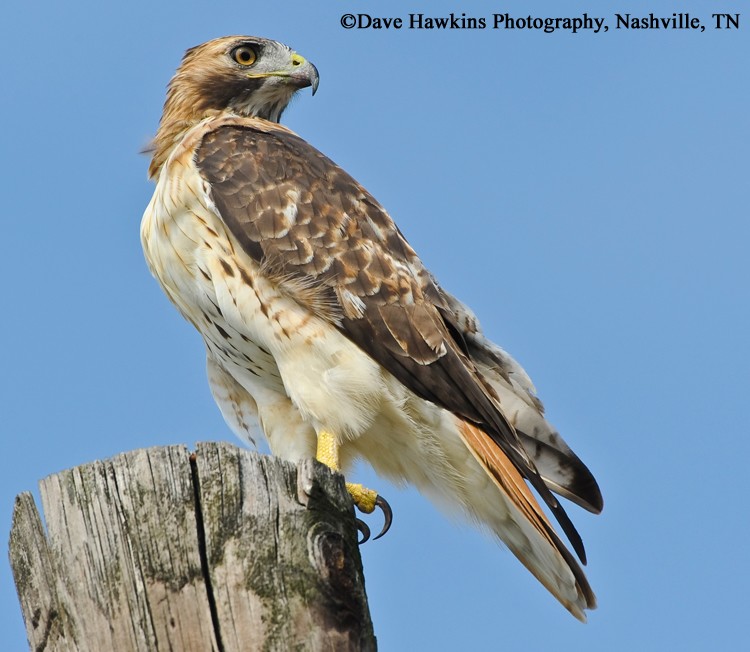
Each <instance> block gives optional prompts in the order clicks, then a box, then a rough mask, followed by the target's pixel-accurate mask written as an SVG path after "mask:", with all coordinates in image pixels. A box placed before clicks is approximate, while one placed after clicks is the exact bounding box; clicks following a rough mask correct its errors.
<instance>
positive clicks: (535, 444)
mask: <svg viewBox="0 0 750 652" xmlns="http://www.w3.org/2000/svg"><path fill="white" fill-rule="evenodd" d="M238 48H239V49H240V50H239V51H240V52H244V54H247V52H246V51H244V50H242V48H250V49H251V50H252V53H251V54H252V56H249V58H250V59H252V63H250V64H247V65H245V63H243V61H241V60H240V59H238V56H237V52H238ZM305 85H312V86H313V88H315V87H316V85H317V71H316V70H315V68H314V67H313V66H312V65H311V64H309V63H308V62H306V61H305V60H304V59H303V58H302V57H300V56H299V55H297V54H296V53H293V52H292V51H291V50H289V49H288V48H287V47H286V46H283V45H281V44H278V43H275V42H271V41H266V40H264V39H257V38H253V37H227V38H225V39H218V40H216V41H212V42H209V43H208V44H204V45H202V46H199V47H198V48H193V49H192V50H190V51H188V54H187V55H186V57H185V60H184V61H183V64H182V66H181V67H180V69H179V70H178V72H177V74H176V75H175V77H174V79H173V80H172V82H171V84H170V88H169V92H168V96H167V102H166V104H165V109H164V114H163V117H162V121H161V124H160V127H159V132H158V133H157V137H156V139H155V143H154V156H153V159H152V163H151V167H150V173H151V175H152V176H154V177H156V178H158V184H157V190H156V192H155V194H154V199H153V200H152V203H151V205H150V206H149V209H148V210H147V212H146V215H145V216H144V222H143V226H142V234H143V235H142V237H143V242H144V249H145V251H146V256H147V259H148V261H149V265H150V267H151V270H152V271H153V273H154V275H155V276H156V277H157V278H158V279H159V280H160V282H161V283H162V285H163V286H164V289H165V291H166V292H167V294H168V295H169V296H170V298H171V299H172V301H174V302H175V304H176V305H177V307H178V308H179V309H180V311H181V312H182V313H183V314H184V315H185V316H186V318H187V319H188V320H189V321H191V322H192V323H193V324H194V325H195V326H196V328H198V330H199V331H201V333H202V334H203V337H204V340H205V342H206V347H207V352H208V366H209V378H210V380H211V385H212V390H213V392H214V395H215V397H216V399H217V402H218V403H219V405H220V407H221V408H222V412H223V413H224V416H225V418H227V421H228V422H229V423H230V424H231V425H232V426H233V427H234V428H235V430H236V431H237V432H238V433H239V434H240V435H241V436H244V437H245V438H246V439H252V435H251V434H250V430H251V429H252V426H250V425H248V424H250V423H252V422H254V421H256V420H257V422H259V425H260V428H261V429H262V430H263V431H264V433H265V434H266V436H267V437H268V439H269V441H270V443H271V447H272V450H274V452H276V453H277V454H281V455H283V456H286V457H289V458H291V459H296V458H299V457H304V456H306V455H309V454H312V452H313V451H314V445H315V438H316V435H320V434H321V433H323V432H326V433H333V434H334V436H335V438H336V440H337V441H338V445H340V446H341V455H342V459H343V463H344V464H346V462H347V460H349V459H352V458H354V457H357V456H362V457H365V458H366V459H368V460H369V461H370V462H371V463H372V464H373V466H375V468H376V469H377V470H379V471H380V472H382V473H384V474H385V475H388V476H390V477H393V478H394V479H396V480H404V479H405V480H407V481H409V482H413V483H414V484H416V485H417V486H419V487H420V488H421V489H422V490H423V491H425V492H426V493H428V494H440V496H441V500H442V501H446V502H449V503H453V504H455V505H457V506H458V507H459V508H461V509H464V510H465V511H466V512H467V513H468V514H470V515H471V516H472V517H473V518H475V519H477V520H479V521H481V522H484V523H486V524H487V525H489V527H491V529H493V531H495V532H496V533H497V535H498V536H499V537H500V538H502V539H503V540H504V541H505V542H506V543H507V544H508V545H509V547H510V548H511V549H512V550H513V551H514V552H515V553H516V555H518V556H519V558H520V559H521V560H522V561H523V563H524V564H526V565H527V566H528V567H529V568H530V569H531V570H532V572H533V573H534V574H535V575H536V576H537V577H538V578H539V579H540V581H542V583H543V584H544V585H545V586H547V588H549V589H550V591H552V592H553V593H554V594H555V595H556V596H557V597H558V599H560V600H561V601H562V602H563V604H565V606H566V607H567V608H568V609H570V610H571V612H573V613H574V614H575V615H576V616H577V617H579V618H583V610H584V609H586V608H593V607H594V606H595V598H594V595H593V592H592V591H591V589H590V587H589V586H588V583H587V581H586V578H585V576H584V574H583V572H582V571H581V569H580V567H579V566H578V565H577V563H576V561H575V560H574V558H573V557H572V556H571V555H570V553H569V552H568V551H567V550H566V549H565V546H564V545H563V543H562V542H561V540H560V539H559V538H558V537H557V535H556V534H555V533H554V530H552V528H551V526H550V524H549V522H548V521H547V519H546V517H545V516H544V512H543V511H542V510H541V509H540V508H539V506H538V505H537V503H536V501H535V500H534V498H533V496H532V495H531V493H530V492H529V490H528V488H527V487H526V485H525V484H524V482H523V478H525V479H526V480H528V481H529V482H530V483H531V485H532V486H533V487H534V488H535V489H536V491H537V492H538V494H539V495H540V496H541V497H542V498H543V500H544V501H545V502H546V503H547V505H548V506H549V507H550V509H551V511H552V513H553V514H554V515H555V517H556V518H557V520H558V521H559V523H560V524H561V526H562V528H563V530H564V531H565V533H566V535H567V536H568V539H569V540H570V541H571V543H572V545H573V548H574V549H575V551H576V552H577V553H578V555H579V557H580V558H581V559H582V560H584V563H585V553H584V549H583V544H582V542H581V540H580V537H579V536H578V533H577V532H576V530H575V528H574V527H573V525H572V523H571V522H570V520H569V519H568V517H567V515H566V513H565V511H564V510H563V508H562V506H561V505H560V503H559V502H558V501H557V499H556V498H555V497H554V496H553V495H552V493H551V491H550V489H552V490H554V491H556V492H558V493H560V494H562V495H564V496H566V497H569V498H571V499H572V500H574V501H575V502H577V503H578V504H579V505H582V506H583V507H585V508H586V509H589V510H591V511H595V512H596V511H599V510H601V507H602V501H601V494H600V493H599V489H598V486H597V485H596V482H595V481H594V479H593V476H592V475H591V473H590V472H589V471H588V469H587V468H586V467H585V466H584V465H583V464H582V463H581V461H580V460H579V459H578V458H577V457H576V456H575V454H573V452H572V451H571V450H570V448H569V447H568V446H567V445H566V444H565V442H564V441H563V440H562V438H560V436H559V435H558V434H557V432H556V431H555V430H554V429H553V428H552V427H551V426H550V425H549V424H548V423H547V422H546V420H545V419H544V416H543V410H542V406H541V403H540V402H539V400H538V399H537V398H536V396H535V393H534V388H533V385H532V384H531V381H530V380H529V379H528V376H526V374H525V372H524V371H523V369H521V367H520V366H519V365H518V364H517V363H516V362H515V361H514V360H513V359H512V358H511V357H510V356H509V355H508V354H506V353H505V352H504V351H503V350H502V349H500V348H499V347H497V346H496V345H494V344H493V343H491V342H489V341H488V340H487V339H486V338H485V337H484V336H483V334H482V331H481V329H480V328H479V325H478V323H477V321H476V318H475V317H474V316H473V314H472V313H471V311H470V310H469V309H468V308H466V307H465V306H464V305H463V304H462V303H461V302H459V301H458V300H457V299H455V298H454V297H452V296H451V295H450V294H448V293H447V292H445V291H444V290H443V289H442V288H441V287H440V286H439V285H438V284H437V282H435V280H434V279H433V278H432V276H431V275H430V273H429V272H428V271H427V270H426V269H425V268H424V266H423V264H422V263H421V261H420V260H419V258H418V256H417V254H416V253H415V252H414V250H413V249H412V248H411V246H410V245H409V244H408V243H407V242H406V240H405V239H404V238H403V236H402V235H401V233H400V232H399V230H398V228H397V227H396V225H395V224H394V223H393V221H392V219H391V217H390V216H389V215H388V213H387V212H386V211H385V210H384V209H383V208H382V207H381V206H380V204H379V203H378V202H377V201H376V200H375V199H374V198H373V197H372V196H371V195H370V194H369V193H368V192H367V191H366V190H365V189H364V188H363V187H362V186H361V185H360V184H358V183H357V182H356V181H355V180H354V179H352V177H351V176H349V175H348V174H347V173H346V172H345V171H343V170H342V169H341V168H339V167H338V166H336V165H335V164H334V163H333V162H331V161H330V160H329V159H328V158H326V157H325V156H324V155H323V154H321V153H320V152H319V151H317V150H316V149H315V148H313V147H312V146H311V145H309V144H308V143H306V142H305V141H304V140H302V139H301V138H300V137H299V136H297V135H296V134H294V133H293V132H291V131H289V130H288V129H286V128H285V127H282V126H280V125H279V124H277V121H278V118H279V117H280V115H281V112H282V111H283V108H284V106H286V103H287V102H288V100H289V98H291V95H292V94H293V93H294V92H295V91H296V90H297V89H298V88H299V87H301V86H305ZM269 118H270V119H269ZM488 478H491V483H490V484H489V485H488V484H487V479H488Z"/></svg>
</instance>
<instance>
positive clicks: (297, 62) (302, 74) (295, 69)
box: [289, 52, 320, 95]
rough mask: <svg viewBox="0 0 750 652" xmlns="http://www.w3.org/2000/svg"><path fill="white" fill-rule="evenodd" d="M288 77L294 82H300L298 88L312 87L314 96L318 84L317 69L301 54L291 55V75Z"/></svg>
mask: <svg viewBox="0 0 750 652" xmlns="http://www.w3.org/2000/svg"><path fill="white" fill-rule="evenodd" d="M289 76H290V77H291V78H292V79H294V80H295V81H299V82H302V84H301V85H300V88H305V87H307V86H310V87H312V94H313V95H315V91H317V90H318V82H320V75H319V74H318V69H317V68H316V67H315V66H314V65H313V64H312V63H310V62H309V61H308V60H307V59H305V57H303V56H302V55H301V54H297V53H296V52H295V53H294V54H292V73H291V75H289Z"/></svg>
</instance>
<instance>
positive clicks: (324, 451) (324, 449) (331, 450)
mask: <svg viewBox="0 0 750 652" xmlns="http://www.w3.org/2000/svg"><path fill="white" fill-rule="evenodd" d="M315 457H316V459H317V460H318V462H322V463H323V464H325V465H326V466H327V467H328V468H330V469H333V470H334V471H340V470H341V467H340V464H339V445H338V442H337V441H336V438H335V437H334V436H333V435H332V434H331V433H330V432H326V431H325V430H321V431H320V432H319V433H318V450H317V454H316V455H315ZM346 489H347V491H348V492H349V495H350V496H351V497H352V500H353V501H354V504H355V505H356V506H357V509H359V510H360V511H361V512H364V513H365V514H372V512H374V511H375V508H376V507H380V509H382V510H383V515H384V516H385V524H384V525H383V529H382V530H381V531H380V534H378V536H376V537H375V539H379V538H380V537H382V536H383V535H384V534H385V533H386V532H388V530H389V529H390V527H391V522H392V521H393V512H392V511H391V506H390V505H389V504H388V501H386V499H385V498H383V497H382V496H379V495H378V493H377V491H373V490H372V489H367V488H366V487H363V486H362V485H361V484H354V483H353V482H347V483H346ZM357 528H358V529H359V531H360V532H361V533H362V540H361V541H360V543H364V542H365V541H367V540H368V539H369V538H370V528H369V527H367V525H366V524H365V522H364V521H361V520H359V519H357ZM375 539H373V541H374V540H375Z"/></svg>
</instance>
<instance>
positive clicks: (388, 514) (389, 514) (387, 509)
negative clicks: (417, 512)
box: [368, 495, 393, 541]
mask: <svg viewBox="0 0 750 652" xmlns="http://www.w3.org/2000/svg"><path fill="white" fill-rule="evenodd" d="M375 506H376V507H380V509H382V510H383V516H384V517H385V523H384V524H383V529H382V530H380V534H378V536H376V537H375V538H374V539H373V541H377V540H378V539H379V538H380V537H382V536H383V535H384V534H385V533H386V532H388V530H390V529H391V523H393V510H392V509H391V506H390V505H389V504H388V501H387V500H386V499H385V498H383V496H380V495H378V497H377V498H376V499H375ZM368 534H369V530H368Z"/></svg>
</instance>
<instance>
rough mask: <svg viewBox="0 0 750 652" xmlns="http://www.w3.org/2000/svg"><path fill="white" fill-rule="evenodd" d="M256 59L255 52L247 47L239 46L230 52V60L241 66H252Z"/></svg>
mask: <svg viewBox="0 0 750 652" xmlns="http://www.w3.org/2000/svg"><path fill="white" fill-rule="evenodd" d="M257 58H258V55H257V54H255V50H253V48H251V47H250V46H249V45H240V47H238V48H234V50H232V59H234V60H235V61H236V62H237V63H239V64H240V65H241V66H252V65H253V64H254V63H255V60H256V59H257Z"/></svg>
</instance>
